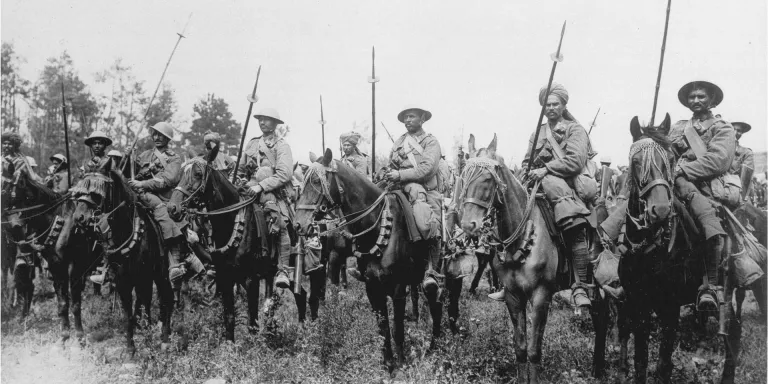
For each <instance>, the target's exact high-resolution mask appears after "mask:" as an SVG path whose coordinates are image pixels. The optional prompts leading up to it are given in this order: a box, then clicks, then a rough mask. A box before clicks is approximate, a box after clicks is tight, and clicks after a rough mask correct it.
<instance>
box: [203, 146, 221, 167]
mask: <svg viewBox="0 0 768 384" xmlns="http://www.w3.org/2000/svg"><path fill="white" fill-rule="evenodd" d="M218 155H219V146H218V145H217V146H215V147H213V148H212V149H211V151H210V152H208V156H207V157H206V158H205V160H206V161H207V162H208V164H211V163H212V162H213V161H214V160H216V156H218Z"/></svg>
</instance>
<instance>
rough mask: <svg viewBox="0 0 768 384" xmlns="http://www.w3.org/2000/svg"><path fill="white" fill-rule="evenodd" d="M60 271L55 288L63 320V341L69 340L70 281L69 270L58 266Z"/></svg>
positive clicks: (60, 316) (55, 280)
mask: <svg viewBox="0 0 768 384" xmlns="http://www.w3.org/2000/svg"><path fill="white" fill-rule="evenodd" d="M57 269H59V271H58V273H57V274H56V279H54V281H53V287H54V289H55V290H56V300H57V304H58V315H59V319H60V320H61V341H62V342H64V341H67V340H68V339H69V327H70V325H69V279H68V273H67V268H66V267H64V266H57Z"/></svg>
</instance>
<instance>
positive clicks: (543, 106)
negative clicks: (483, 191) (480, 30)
mask: <svg viewBox="0 0 768 384" xmlns="http://www.w3.org/2000/svg"><path fill="white" fill-rule="evenodd" d="M563 36H565V21H564V22H563V30H562V31H560V42H559V43H557V52H556V53H553V54H552V55H551V56H550V57H551V58H552V71H551V72H550V73H549V82H547V92H546V93H544V102H543V103H541V113H540V114H539V119H538V120H536V133H535V134H534V135H533V147H532V148H531V157H530V158H529V159H528V169H527V170H526V173H527V172H530V170H531V165H533V155H534V154H535V153H536V151H535V149H536V143H538V142H539V131H541V129H540V128H541V119H543V118H544V111H545V110H546V107H547V97H548V96H549V90H550V89H552V79H553V78H554V77H555V69H557V63H559V62H561V61H563V56H562V55H560V48H561V47H562V46H563Z"/></svg>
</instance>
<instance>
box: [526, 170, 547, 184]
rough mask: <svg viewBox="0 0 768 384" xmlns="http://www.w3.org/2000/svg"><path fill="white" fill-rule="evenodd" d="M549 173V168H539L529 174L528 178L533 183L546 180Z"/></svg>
mask: <svg viewBox="0 0 768 384" xmlns="http://www.w3.org/2000/svg"><path fill="white" fill-rule="evenodd" d="M547 173H549V170H548V169H547V168H537V169H534V170H532V171H531V172H530V173H528V178H529V179H531V180H533V181H539V180H541V179H543V178H544V176H546V175H547Z"/></svg>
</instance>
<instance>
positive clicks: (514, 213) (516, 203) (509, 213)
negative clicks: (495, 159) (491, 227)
mask: <svg viewBox="0 0 768 384" xmlns="http://www.w3.org/2000/svg"><path fill="white" fill-rule="evenodd" d="M508 172H509V171H507V172H506V173H505V172H503V171H502V172H500V173H501V175H500V177H501V179H502V180H503V182H504V183H505V184H506V186H507V188H506V189H505V190H504V194H503V196H504V201H503V205H502V207H501V220H500V223H499V233H500V234H501V235H502V236H503V237H508V236H510V235H511V234H512V231H514V230H515V228H517V227H518V226H519V225H520V222H522V221H523V219H524V218H523V214H524V211H525V208H526V204H527V198H528V194H527V193H526V191H525V188H523V186H522V185H521V184H520V182H518V181H517V179H515V178H514V176H512V174H511V173H509V174H507V173H508Z"/></svg>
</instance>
